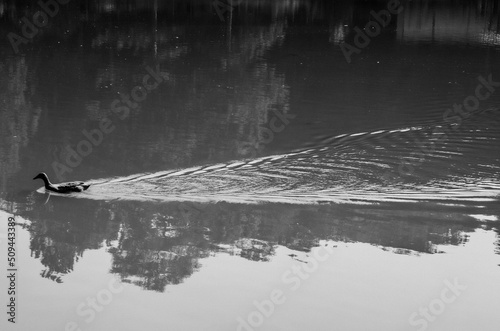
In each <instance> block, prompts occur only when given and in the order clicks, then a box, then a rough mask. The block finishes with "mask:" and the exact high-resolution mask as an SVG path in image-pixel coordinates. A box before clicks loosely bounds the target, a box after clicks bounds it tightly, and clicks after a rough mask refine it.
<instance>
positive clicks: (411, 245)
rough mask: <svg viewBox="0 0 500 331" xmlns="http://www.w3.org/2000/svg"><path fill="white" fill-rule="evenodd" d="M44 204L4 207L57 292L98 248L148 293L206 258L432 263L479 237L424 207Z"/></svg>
mask: <svg viewBox="0 0 500 331" xmlns="http://www.w3.org/2000/svg"><path fill="white" fill-rule="evenodd" d="M37 195H38V194H37ZM44 199H45V198H44V197H39V196H34V195H32V196H30V202H29V203H26V204H24V203H23V204H15V206H13V207H12V206H11V207H12V209H14V210H15V213H16V214H18V215H19V216H21V217H23V218H25V219H26V220H28V222H27V223H25V224H24V225H23V226H24V227H25V228H26V229H27V230H28V231H29V233H30V237H31V239H30V249H31V252H32V256H33V257H35V258H37V259H39V260H40V262H41V263H42V264H43V265H44V266H45V267H46V269H45V270H43V271H42V272H41V276H42V277H46V278H48V279H52V280H53V281H56V282H62V280H63V278H64V275H65V274H68V273H70V272H71V271H72V270H73V269H74V266H75V264H76V263H77V262H78V261H79V260H80V258H82V257H83V254H84V252H85V251H86V250H95V249H100V248H105V249H106V250H107V251H108V252H109V253H110V254H111V255H112V266H111V270H110V272H111V273H114V274H118V275H119V276H120V277H121V279H122V281H123V282H128V283H132V284H135V285H137V286H140V287H141V288H143V289H147V290H153V291H158V292H163V291H164V290H165V287H166V286H167V285H169V284H173V285H175V284H179V283H181V282H182V281H183V280H184V279H185V278H188V277H189V276H190V275H192V274H193V273H194V272H196V271H197V270H199V269H200V268H201V264H200V260H201V259H203V258H206V257H208V256H211V255H215V254H230V255H235V256H240V257H241V258H244V259H248V260H251V261H260V262H266V261H270V260H271V259H272V257H273V255H275V249H276V247H277V246H285V247H287V248H289V249H292V250H295V251H303V252H309V251H310V250H311V248H313V247H316V246H318V245H319V241H320V240H334V241H341V242H364V243H370V244H372V245H376V246H379V247H381V248H382V249H384V250H387V251H391V252H393V253H396V254H422V253H428V254H433V253H439V249H437V245H461V244H464V243H465V242H466V241H467V238H468V235H467V233H468V232H471V231H474V230H475V229H476V228H478V226H479V225H480V226H481V227H485V226H486V227H489V225H485V224H484V223H481V224H479V223H478V222H477V221H476V220H475V219H474V218H472V217H467V216H466V214H467V210H465V209H467V208H471V209H473V206H471V207H461V208H458V209H459V210H458V209H457V208H450V209H448V210H446V211H444V210H443V207H442V206H440V208H433V206H432V205H429V206H427V212H422V210H421V209H420V208H419V209H420V210H419V211H418V212H416V210H412V209H414V208H416V207H412V206H411V204H407V205H404V206H403V204H400V206H399V207H397V206H395V205H390V206H387V208H386V207H383V206H380V205H378V206H376V205H363V206H353V205H334V204H325V205H288V204H258V205H245V204H230V203H225V202H219V203H213V204H201V203H193V202H169V203H156V202H139V201H132V202H131V201H123V202H122V201H113V202H106V201H93V200H84V199H72V198H65V197H52V198H51V199H50V200H49V202H48V203H47V204H45V205H42V204H41V203H40V201H41V200H44ZM38 200H40V201H38ZM186 206H187V207H188V208H186ZM190 211H195V212H190ZM12 212H14V211H12ZM497 247H498V246H497ZM292 255H293V254H292Z"/></svg>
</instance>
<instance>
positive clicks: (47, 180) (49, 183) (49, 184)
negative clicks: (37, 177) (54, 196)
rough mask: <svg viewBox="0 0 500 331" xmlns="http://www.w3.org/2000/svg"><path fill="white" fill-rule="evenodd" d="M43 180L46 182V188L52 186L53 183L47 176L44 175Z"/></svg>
mask: <svg viewBox="0 0 500 331" xmlns="http://www.w3.org/2000/svg"><path fill="white" fill-rule="evenodd" d="M42 180H43V182H44V183H45V188H48V187H51V186H52V183H51V182H50V180H49V179H48V178H47V177H42Z"/></svg>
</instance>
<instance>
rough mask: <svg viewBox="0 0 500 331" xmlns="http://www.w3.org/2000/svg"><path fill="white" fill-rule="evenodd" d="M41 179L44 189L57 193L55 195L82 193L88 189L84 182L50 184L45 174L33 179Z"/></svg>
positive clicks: (42, 173)
mask: <svg viewBox="0 0 500 331" xmlns="http://www.w3.org/2000/svg"><path fill="white" fill-rule="evenodd" d="M37 178H41V179H42V180H43V182H44V183H45V189H46V190H49V191H52V192H57V193H70V192H82V191H85V190H86V189H88V188H89V186H90V184H86V183H84V182H67V183H59V184H52V183H51V182H50V180H49V176H47V174H46V173H44V172H41V173H39V174H38V175H36V176H35V177H34V178H33V179H37Z"/></svg>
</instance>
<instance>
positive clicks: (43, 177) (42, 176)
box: [33, 172, 49, 182]
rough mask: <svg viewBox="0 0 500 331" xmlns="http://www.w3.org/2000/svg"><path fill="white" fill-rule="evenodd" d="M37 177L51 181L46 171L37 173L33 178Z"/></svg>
mask: <svg viewBox="0 0 500 331" xmlns="http://www.w3.org/2000/svg"><path fill="white" fill-rule="evenodd" d="M37 178H41V179H43V181H44V182H48V181H49V177H48V176H47V174H46V173H45V172H41V173H39V174H38V175H36V176H35V177H33V179H37Z"/></svg>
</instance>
